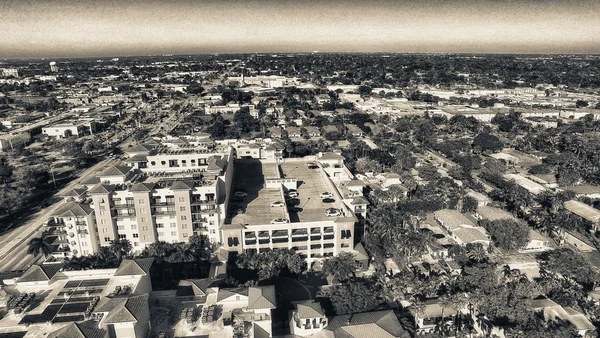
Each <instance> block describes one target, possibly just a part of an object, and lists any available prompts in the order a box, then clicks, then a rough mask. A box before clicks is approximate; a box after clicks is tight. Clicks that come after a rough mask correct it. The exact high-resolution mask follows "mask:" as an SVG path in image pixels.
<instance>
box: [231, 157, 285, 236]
mask: <svg viewBox="0 0 600 338" xmlns="http://www.w3.org/2000/svg"><path fill="white" fill-rule="evenodd" d="M234 163H235V164H234V165H235V178H234V180H233V191H234V192H235V191H243V192H245V193H246V194H248V196H246V197H244V198H243V199H241V200H239V201H236V200H235V199H234V200H232V203H231V204H230V212H231V213H232V216H233V217H232V218H231V224H248V225H262V224H269V223H271V221H273V220H274V219H277V218H286V219H288V216H287V209H286V208H285V207H271V203H273V202H277V201H282V202H283V201H285V199H284V196H283V189H281V188H278V189H267V188H265V180H266V179H270V178H278V177H279V173H278V169H277V165H276V164H275V163H265V162H261V161H258V160H236V161H235V162H234ZM236 213H237V214H236Z"/></svg>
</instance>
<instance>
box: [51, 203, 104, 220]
mask: <svg viewBox="0 0 600 338" xmlns="http://www.w3.org/2000/svg"><path fill="white" fill-rule="evenodd" d="M92 212H94V210H93V209H92V208H90V206H89V205H87V204H78V203H73V202H71V203H67V204H65V205H64V206H63V207H62V208H60V209H58V210H57V211H56V213H55V215H56V216H60V217H69V216H75V217H84V216H87V215H90V214H91V213H92Z"/></svg>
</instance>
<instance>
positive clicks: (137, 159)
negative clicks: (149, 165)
mask: <svg viewBox="0 0 600 338" xmlns="http://www.w3.org/2000/svg"><path fill="white" fill-rule="evenodd" d="M125 162H127V163H138V162H148V157H146V155H142V154H136V155H133V156H130V157H128V158H127V159H126V160H125Z"/></svg>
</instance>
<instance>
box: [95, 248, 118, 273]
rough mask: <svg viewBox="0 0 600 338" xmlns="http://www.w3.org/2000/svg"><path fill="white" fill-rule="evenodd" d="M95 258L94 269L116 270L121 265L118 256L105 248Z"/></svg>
mask: <svg viewBox="0 0 600 338" xmlns="http://www.w3.org/2000/svg"><path fill="white" fill-rule="evenodd" d="M93 258H94V259H93V261H92V267H93V268H94V269H106V268H114V267H116V266H117V265H118V264H119V261H118V260H117V256H115V254H114V253H113V252H112V251H111V250H110V248H108V247H105V246H101V247H100V248H99V249H98V252H97V253H96V254H95V255H94V256H93Z"/></svg>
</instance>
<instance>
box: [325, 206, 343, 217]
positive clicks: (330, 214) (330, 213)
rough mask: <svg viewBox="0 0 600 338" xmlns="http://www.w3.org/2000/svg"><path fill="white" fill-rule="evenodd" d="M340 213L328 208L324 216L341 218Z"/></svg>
mask: <svg viewBox="0 0 600 338" xmlns="http://www.w3.org/2000/svg"><path fill="white" fill-rule="evenodd" d="M341 215H342V213H341V212H340V211H339V210H338V209H336V208H329V209H327V210H325V216H327V217H338V216H341Z"/></svg>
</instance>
